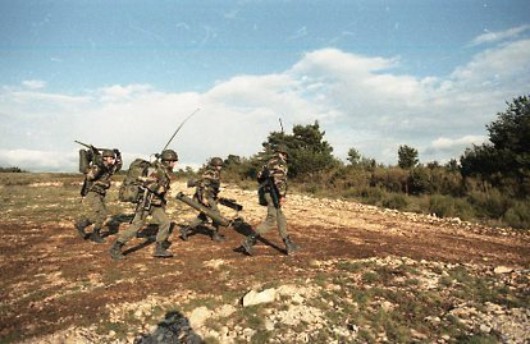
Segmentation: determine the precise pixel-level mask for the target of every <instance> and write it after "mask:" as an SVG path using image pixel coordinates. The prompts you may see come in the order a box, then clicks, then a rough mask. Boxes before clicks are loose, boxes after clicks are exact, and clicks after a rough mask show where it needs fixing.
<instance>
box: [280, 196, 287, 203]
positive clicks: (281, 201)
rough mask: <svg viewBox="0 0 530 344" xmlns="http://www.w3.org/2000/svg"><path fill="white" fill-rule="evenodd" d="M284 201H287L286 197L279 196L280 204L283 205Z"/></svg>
mask: <svg viewBox="0 0 530 344" xmlns="http://www.w3.org/2000/svg"><path fill="white" fill-rule="evenodd" d="M285 203H287V197H285V196H283V197H280V205H284V204H285Z"/></svg>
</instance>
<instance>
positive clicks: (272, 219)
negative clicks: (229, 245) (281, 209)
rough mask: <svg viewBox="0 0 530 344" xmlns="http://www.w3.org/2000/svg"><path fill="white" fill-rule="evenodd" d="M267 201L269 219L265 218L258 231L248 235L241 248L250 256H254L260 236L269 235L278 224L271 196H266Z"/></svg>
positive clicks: (257, 228)
mask: <svg viewBox="0 0 530 344" xmlns="http://www.w3.org/2000/svg"><path fill="white" fill-rule="evenodd" d="M264 196H265V199H266V200H267V217H265V220H263V221H262V222H261V223H260V224H259V225H258V226H257V227H256V231H255V232H254V233H252V234H250V235H248V236H247V237H246V238H245V240H243V243H242V244H241V246H242V247H243V249H244V250H245V252H247V254H249V255H251V256H252V255H253V254H254V250H253V248H252V246H254V245H255V244H256V241H257V239H258V238H259V237H260V235H262V234H264V233H267V232H268V231H269V230H271V228H273V227H274V225H275V224H276V218H277V214H278V213H277V211H276V210H277V209H276V208H275V207H274V204H273V202H272V199H271V197H270V195H269V194H265V195H264Z"/></svg>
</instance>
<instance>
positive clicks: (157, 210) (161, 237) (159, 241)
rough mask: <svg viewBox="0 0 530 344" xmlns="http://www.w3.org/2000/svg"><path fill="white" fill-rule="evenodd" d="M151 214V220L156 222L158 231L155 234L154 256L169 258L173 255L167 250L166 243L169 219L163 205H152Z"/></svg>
mask: <svg viewBox="0 0 530 344" xmlns="http://www.w3.org/2000/svg"><path fill="white" fill-rule="evenodd" d="M151 216H152V217H153V220H154V221H155V222H156V223H158V233H157V235H156V244H155V252H154V253H153V256H154V257H158V258H169V257H173V254H172V253H171V252H169V251H168V250H167V247H169V245H167V244H166V242H167V241H168V238H169V230H170V228H171V221H170V220H169V217H168V216H167V214H166V211H165V209H164V208H163V207H153V208H152V210H151Z"/></svg>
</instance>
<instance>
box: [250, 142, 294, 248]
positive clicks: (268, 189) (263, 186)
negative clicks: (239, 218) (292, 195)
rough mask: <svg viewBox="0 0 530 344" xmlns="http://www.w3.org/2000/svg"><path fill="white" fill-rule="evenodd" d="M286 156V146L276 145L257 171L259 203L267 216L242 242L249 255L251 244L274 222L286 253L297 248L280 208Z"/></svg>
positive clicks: (284, 196) (284, 194)
mask: <svg viewBox="0 0 530 344" xmlns="http://www.w3.org/2000/svg"><path fill="white" fill-rule="evenodd" d="M287 157H288V153H287V147H285V146H284V145H278V146H277V147H276V149H275V155H274V156H273V157H272V158H271V159H270V160H269V161H268V162H267V164H266V165H265V166H263V168H262V170H261V171H260V172H259V173H258V182H259V183H260V185H259V188H258V194H259V196H260V197H259V198H260V204H261V205H264V206H267V217H266V218H265V220H263V222H262V223H260V224H259V225H258V227H257V228H256V232H255V233H252V234H250V235H249V236H247V237H246V239H245V240H244V241H243V243H242V247H243V249H244V250H245V251H246V252H247V253H248V254H249V255H252V254H253V249H252V246H254V245H255V244H256V240H257V238H258V237H259V236H260V235H262V234H264V233H266V232H268V231H269V230H270V229H272V228H273V227H274V225H275V224H277V225H278V230H279V232H280V236H281V237H282V239H283V242H284V244H285V247H286V252H287V254H291V253H293V252H294V251H296V250H298V249H299V247H298V245H296V244H295V243H293V242H292V240H291V238H290V237H289V233H287V221H286V219H285V215H284V214H283V210H282V205H283V204H284V203H285V201H286V195H287V170H288V168H287Z"/></svg>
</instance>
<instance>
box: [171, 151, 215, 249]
mask: <svg viewBox="0 0 530 344" xmlns="http://www.w3.org/2000/svg"><path fill="white" fill-rule="evenodd" d="M222 168H223V159H221V158H219V157H215V158H212V159H210V162H209V163H208V166H207V167H206V169H205V170H204V172H203V173H202V175H201V178H200V180H199V181H197V184H196V189H195V194H194V195H193V199H194V200H195V201H196V202H198V203H200V204H202V205H204V206H205V207H208V208H210V209H211V210H212V211H213V212H214V213H216V214H218V215H219V216H221V213H220V211H219V208H218V207H217V196H218V194H219V191H220V190H219V189H220V186H221V169H222ZM208 222H209V220H208V217H207V216H206V215H205V214H204V213H200V214H199V215H198V216H197V218H196V219H195V220H194V221H193V222H192V223H190V224H189V226H188V227H185V228H182V229H181V231H180V232H181V235H180V237H181V238H182V240H184V241H187V240H188V235H189V234H190V233H191V232H192V231H193V230H194V229H195V228H196V227H197V226H199V225H205V224H208ZM212 227H213V229H212V233H211V238H212V240H213V241H216V242H221V241H223V240H224V237H223V236H222V235H221V234H219V224H218V223H217V222H216V221H212Z"/></svg>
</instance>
